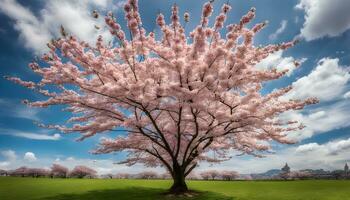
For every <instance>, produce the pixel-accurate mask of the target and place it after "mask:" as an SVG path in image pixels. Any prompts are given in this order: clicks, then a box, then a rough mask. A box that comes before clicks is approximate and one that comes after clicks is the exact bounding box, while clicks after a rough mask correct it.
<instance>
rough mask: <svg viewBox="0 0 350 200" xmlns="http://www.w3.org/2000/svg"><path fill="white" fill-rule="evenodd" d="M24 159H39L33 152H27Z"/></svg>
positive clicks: (30, 160) (31, 160) (29, 160)
mask: <svg viewBox="0 0 350 200" xmlns="http://www.w3.org/2000/svg"><path fill="white" fill-rule="evenodd" d="M23 159H24V160H26V161H28V162H34V161H36V160H37V158H36V157H35V154H34V153H33V152H27V153H25V154H24V157H23Z"/></svg>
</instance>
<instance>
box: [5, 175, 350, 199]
mask: <svg viewBox="0 0 350 200" xmlns="http://www.w3.org/2000/svg"><path fill="white" fill-rule="evenodd" d="M170 184H171V181H167V180H118V179H49V178H15V177H0V199H1V200H78V199H84V200H112V199H113V200H134V199H142V200H156V199H164V200H173V199H179V198H175V197H171V196H164V195H163V194H162V193H164V192H165V191H166V189H167V188H168V187H169V186H170ZM188 185H189V187H190V188H191V189H192V190H196V191H199V192H201V193H200V195H197V196H195V197H187V198H181V199H190V200H204V199H205V200H221V199H223V200H229V199H231V200H350V181H342V180H340V181H335V180H307V181H286V182H284V181H230V182H227V181H189V182H188Z"/></svg>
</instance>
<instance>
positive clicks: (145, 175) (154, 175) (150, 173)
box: [137, 171, 159, 179]
mask: <svg viewBox="0 0 350 200" xmlns="http://www.w3.org/2000/svg"><path fill="white" fill-rule="evenodd" d="M137 177H138V178H141V179H156V178H158V177H159V176H158V174H157V173H156V172H153V171H144V172H140V173H138V174H137Z"/></svg>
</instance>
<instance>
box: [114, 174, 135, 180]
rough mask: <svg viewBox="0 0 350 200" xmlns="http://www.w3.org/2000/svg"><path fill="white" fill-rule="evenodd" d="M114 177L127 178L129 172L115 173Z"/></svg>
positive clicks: (129, 175)
mask: <svg viewBox="0 0 350 200" xmlns="http://www.w3.org/2000/svg"><path fill="white" fill-rule="evenodd" d="M114 177H115V178H118V179H129V178H130V177H131V174H129V173H117V174H116V175H115V176H114Z"/></svg>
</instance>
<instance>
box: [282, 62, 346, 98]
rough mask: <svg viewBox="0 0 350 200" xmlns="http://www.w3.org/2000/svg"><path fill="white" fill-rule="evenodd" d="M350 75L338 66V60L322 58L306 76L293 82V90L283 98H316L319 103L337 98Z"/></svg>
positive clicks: (344, 87)
mask: <svg viewBox="0 0 350 200" xmlns="http://www.w3.org/2000/svg"><path fill="white" fill-rule="evenodd" d="M349 80H350V74H349V72H347V70H346V69H345V68H344V67H342V66H340V65H339V59H338V58H334V59H332V58H323V59H321V60H320V61H319V62H318V64H317V66H316V68H315V69H314V70H313V71H312V72H311V73H310V74H309V75H307V76H304V77H302V78H300V79H298V80H297V81H295V82H294V83H293V84H292V86H293V89H292V91H290V92H289V93H288V94H287V95H286V96H285V97H286V98H289V99H304V98H308V97H317V98H318V99H319V100H320V101H329V100H334V99H336V98H339V97H340V95H341V94H342V93H343V92H344V90H345V89H346V85H347V83H348V81H349Z"/></svg>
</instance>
